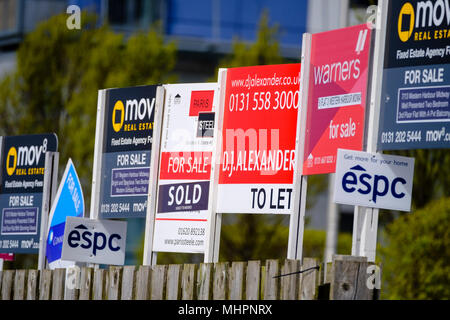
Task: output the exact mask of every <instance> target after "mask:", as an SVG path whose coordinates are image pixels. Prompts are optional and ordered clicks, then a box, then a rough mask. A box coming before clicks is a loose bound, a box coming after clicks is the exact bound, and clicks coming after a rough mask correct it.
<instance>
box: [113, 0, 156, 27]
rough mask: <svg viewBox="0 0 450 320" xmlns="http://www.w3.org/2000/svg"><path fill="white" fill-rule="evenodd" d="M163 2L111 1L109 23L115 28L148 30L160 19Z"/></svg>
mask: <svg viewBox="0 0 450 320" xmlns="http://www.w3.org/2000/svg"><path fill="white" fill-rule="evenodd" d="M161 2H162V0H152V1H148V0H109V1H108V9H107V12H108V22H109V23H110V24H111V25H112V26H115V27H125V28H132V29H146V28H148V27H149V26H150V25H151V24H152V23H153V22H155V21H157V20H158V19H160V16H161V14H160V8H161Z"/></svg>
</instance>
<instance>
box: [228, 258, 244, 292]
mask: <svg viewBox="0 0 450 320" xmlns="http://www.w3.org/2000/svg"><path fill="white" fill-rule="evenodd" d="M245 267H246V263H245V262H233V263H232V264H231V269H230V281H229V291H230V295H229V298H230V300H242V299H243V298H244V290H245V287H244V279H245V269H246V268H245Z"/></svg>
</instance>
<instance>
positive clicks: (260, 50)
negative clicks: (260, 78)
mask: <svg viewBox="0 0 450 320" xmlns="http://www.w3.org/2000/svg"><path fill="white" fill-rule="evenodd" d="M277 37H278V26H277V25H275V26H272V27H271V26H269V15H268V13H267V11H265V12H264V13H263V14H262V15H261V19H260V21H259V27H258V33H257V36H256V41H255V42H253V43H252V44H250V45H247V44H246V43H244V42H241V41H238V40H237V39H234V42H233V53H232V54H231V55H230V56H228V57H225V58H224V59H223V60H222V61H221V62H220V64H219V65H220V67H224V68H234V67H244V66H257V65H266V64H280V63H286V61H285V60H284V59H283V58H282V57H281V56H280V53H279V44H278V39H277Z"/></svg>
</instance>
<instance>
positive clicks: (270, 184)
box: [217, 64, 300, 214]
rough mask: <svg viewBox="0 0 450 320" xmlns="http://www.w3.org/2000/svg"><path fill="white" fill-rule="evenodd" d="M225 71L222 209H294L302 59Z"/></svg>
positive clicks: (283, 210) (268, 211)
mask: <svg viewBox="0 0 450 320" xmlns="http://www.w3.org/2000/svg"><path fill="white" fill-rule="evenodd" d="M226 72H227V74H226V91H225V99H224V105H223V106H222V107H223V126H222V151H221V161H220V162H221V164H220V169H219V170H220V171H219V172H220V173H219V186H218V196H217V197H218V200H217V202H218V209H217V211H218V212H221V213H281V214H290V213H292V210H293V206H294V205H293V198H294V176H295V171H296V166H295V162H296V134H297V112H298V105H299V75H300V64H285V65H268V66H255V67H243V68H231V69H228V70H227V71H226Z"/></svg>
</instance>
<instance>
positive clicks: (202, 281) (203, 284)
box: [197, 263, 214, 300]
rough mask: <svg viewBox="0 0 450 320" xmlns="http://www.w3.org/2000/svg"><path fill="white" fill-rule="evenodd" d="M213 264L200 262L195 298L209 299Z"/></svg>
mask: <svg viewBox="0 0 450 320" xmlns="http://www.w3.org/2000/svg"><path fill="white" fill-rule="evenodd" d="M213 266H214V264H212V263H200V266H199V268H198V271H197V299H198V300H209V299H211V297H212V270H213Z"/></svg>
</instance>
